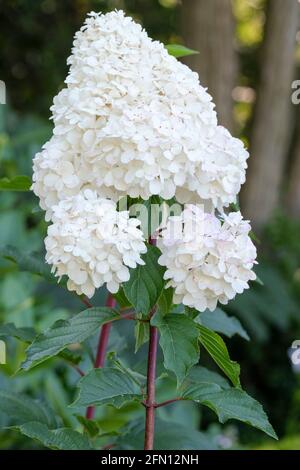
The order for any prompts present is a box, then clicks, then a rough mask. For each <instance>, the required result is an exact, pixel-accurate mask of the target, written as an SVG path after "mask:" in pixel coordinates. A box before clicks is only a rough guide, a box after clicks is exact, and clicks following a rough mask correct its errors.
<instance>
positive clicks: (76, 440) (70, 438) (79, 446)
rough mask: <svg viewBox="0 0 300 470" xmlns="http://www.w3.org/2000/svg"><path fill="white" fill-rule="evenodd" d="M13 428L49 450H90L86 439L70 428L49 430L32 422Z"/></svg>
mask: <svg viewBox="0 0 300 470" xmlns="http://www.w3.org/2000/svg"><path fill="white" fill-rule="evenodd" d="M15 428H16V429H18V430H19V431H20V432H21V433H22V434H24V435H25V436H28V437H30V438H31V439H35V440H37V441H39V442H41V443H42V444H43V445H44V446H45V447H50V449H56V450H92V446H91V444H90V442H89V440H88V438H87V437H86V436H84V435H83V434H80V433H79V432H77V431H74V429H71V428H59V429H49V428H48V427H47V426H46V425H45V424H43V423H39V422H34V421H33V422H28V423H25V424H22V425H20V426H17V427H15Z"/></svg>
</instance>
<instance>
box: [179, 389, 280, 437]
mask: <svg viewBox="0 0 300 470" xmlns="http://www.w3.org/2000/svg"><path fill="white" fill-rule="evenodd" d="M216 387H218V388H219V390H213V388H212V384H209V386H208V384H203V383H201V384H193V385H191V386H189V387H188V388H187V389H186V390H185V391H184V392H183V394H182V397H183V398H185V399H189V400H193V401H196V402H197V403H200V404H201V405H205V406H207V407H209V408H211V409H212V410H213V411H214V412H215V413H216V414H217V416H218V418H219V421H220V422H221V423H225V422H226V421H228V420H229V419H237V420H238V421H242V422H244V423H247V424H249V425H251V426H253V427H255V428H258V429H260V430H261V431H263V432H265V433H266V434H268V435H269V436H271V437H273V438H274V439H276V438H277V436H276V433H275V431H274V429H273V428H272V426H271V424H270V423H269V421H268V418H267V415H266V413H265V412H264V410H263V407H262V406H261V405H260V403H258V402H257V401H256V400H254V398H252V397H250V396H249V395H247V393H246V392H244V391H243V390H238V389H234V388H231V389H228V390H221V388H220V387H219V386H218V385H216V384H215V388H216Z"/></svg>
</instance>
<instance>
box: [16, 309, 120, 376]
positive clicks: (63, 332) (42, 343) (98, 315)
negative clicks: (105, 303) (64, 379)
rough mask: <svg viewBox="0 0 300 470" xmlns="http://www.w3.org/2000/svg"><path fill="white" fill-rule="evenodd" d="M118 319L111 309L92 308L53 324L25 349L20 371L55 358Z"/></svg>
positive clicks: (117, 315)
mask: <svg viewBox="0 0 300 470" xmlns="http://www.w3.org/2000/svg"><path fill="white" fill-rule="evenodd" d="M119 318H120V316H119V314H118V313H117V312H116V311H115V310H113V309H111V308H107V307H98V308H96V307H94V308H89V309H87V310H84V311H83V312H80V313H79V314H78V315H75V316H74V317H72V318H70V319H69V320H59V321H57V322H55V323H54V325H52V326H51V327H50V328H49V329H48V330H46V331H45V333H42V334H40V335H38V336H37V337H36V338H35V340H34V341H33V343H32V344H31V345H30V346H29V347H28V348H27V350H26V353H27V356H26V359H25V361H24V362H23V363H22V364H21V369H25V370H28V369H31V368H32V367H34V366H36V365H37V364H40V363H41V362H43V361H45V360H46V359H49V358H50V357H53V356H56V355H57V354H58V353H59V352H60V351H62V350H63V349H64V348H66V347H67V346H69V345H70V344H74V343H81V342H82V341H85V340H86V339H87V338H89V337H90V336H92V335H93V334H94V333H95V332H96V331H97V330H98V329H99V328H100V326H102V325H104V324H105V323H108V322H110V321H114V320H117V319H119Z"/></svg>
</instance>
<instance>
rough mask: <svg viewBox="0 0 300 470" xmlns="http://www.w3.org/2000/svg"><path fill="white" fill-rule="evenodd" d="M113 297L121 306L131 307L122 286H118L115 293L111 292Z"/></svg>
mask: <svg viewBox="0 0 300 470" xmlns="http://www.w3.org/2000/svg"><path fill="white" fill-rule="evenodd" d="M113 296H114V298H115V299H116V301H117V302H118V304H119V305H120V307H122V308H127V307H131V304H130V302H129V300H128V299H127V297H126V295H125V293H124V289H123V287H120V289H119V290H118V292H117V293H116V294H113Z"/></svg>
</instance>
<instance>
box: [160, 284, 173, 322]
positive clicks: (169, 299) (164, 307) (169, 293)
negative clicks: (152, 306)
mask: <svg viewBox="0 0 300 470" xmlns="http://www.w3.org/2000/svg"><path fill="white" fill-rule="evenodd" d="M173 294H174V289H173V288H172V287H169V288H168V289H163V290H162V293H161V294H160V296H159V299H158V302H157V307H158V311H159V312H160V313H162V315H167V314H168V313H170V311H171V308H172V304H173Z"/></svg>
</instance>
